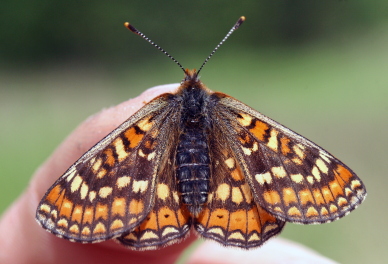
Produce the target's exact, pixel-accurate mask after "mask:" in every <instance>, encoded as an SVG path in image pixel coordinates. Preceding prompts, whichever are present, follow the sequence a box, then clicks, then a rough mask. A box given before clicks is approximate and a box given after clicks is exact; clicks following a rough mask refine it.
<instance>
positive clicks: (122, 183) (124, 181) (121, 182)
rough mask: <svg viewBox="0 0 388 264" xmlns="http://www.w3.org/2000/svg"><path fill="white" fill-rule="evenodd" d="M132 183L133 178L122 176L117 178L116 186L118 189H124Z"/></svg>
mask: <svg viewBox="0 0 388 264" xmlns="http://www.w3.org/2000/svg"><path fill="white" fill-rule="evenodd" d="M130 182H131V177H129V176H122V177H119V178H117V181H116V186H117V188H119V189H122V188H124V187H127V186H128V185H129V183H130Z"/></svg>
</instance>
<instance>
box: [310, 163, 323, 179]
mask: <svg viewBox="0 0 388 264" xmlns="http://www.w3.org/2000/svg"><path fill="white" fill-rule="evenodd" d="M311 174H312V175H313V176H314V178H315V179H316V180H317V181H318V182H319V181H321V173H320V172H319V170H318V168H317V166H314V167H313V169H312V170H311Z"/></svg>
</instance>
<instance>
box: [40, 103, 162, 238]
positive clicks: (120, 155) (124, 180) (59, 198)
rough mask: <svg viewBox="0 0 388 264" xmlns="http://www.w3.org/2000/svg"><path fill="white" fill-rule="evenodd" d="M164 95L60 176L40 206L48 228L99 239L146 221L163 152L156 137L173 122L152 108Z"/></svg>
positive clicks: (67, 235) (63, 234)
mask: <svg viewBox="0 0 388 264" xmlns="http://www.w3.org/2000/svg"><path fill="white" fill-rule="evenodd" d="M165 99H166V98H164V97H163V96H161V97H159V98H158V99H156V100H154V101H153V102H151V103H150V104H148V105H147V106H145V107H144V108H143V109H142V110H140V112H138V113H137V114H135V115H134V116H132V117H131V118H130V119H129V120H128V121H126V122H124V123H123V124H122V125H121V126H119V127H118V128H117V129H116V130H114V131H113V132H112V133H111V134H109V135H108V136H107V137H106V138H104V139H103V140H101V141H100V142H99V143H98V144H97V145H96V146H94V147H93V148H92V149H91V150H89V151H88V152H87V153H85V154H84V155H83V156H82V157H81V158H80V159H79V160H78V161H77V162H76V163H75V164H74V165H73V166H71V167H70V168H69V170H68V171H67V172H66V173H65V174H64V175H63V176H62V177H61V178H59V179H58V180H57V182H56V183H55V184H54V185H53V186H52V187H51V188H50V189H49V190H48V192H47V193H46V195H45V196H44V197H43V199H42V201H41V203H40V206H39V208H38V210H37V216H36V217H37V220H38V222H39V223H40V224H41V225H42V226H43V227H44V228H45V229H47V230H48V231H50V232H52V233H54V234H56V235H58V236H61V237H64V238H67V239H69V240H71V241H77V242H96V241H102V240H106V239H110V238H112V237H114V236H117V235H120V234H123V233H125V232H128V231H132V230H134V228H136V227H137V226H139V224H140V223H141V222H143V220H144V219H145V218H146V217H147V215H149V213H150V211H151V209H152V206H153V203H152V197H153V193H154V190H155V184H156V183H155V182H156V181H155V179H156V172H157V169H156V168H157V167H158V166H159V159H160V156H161V154H162V151H161V150H160V148H158V146H159V145H158V141H157V140H156V138H157V137H160V136H159V133H160V132H161V131H163V129H165V128H164V127H165V126H166V125H167V126H169V124H168V122H164V120H163V118H164V116H163V115H162V116H158V118H154V114H153V113H152V112H153V111H158V110H159V109H160V108H161V107H165V106H166V102H165ZM144 113H148V114H146V115H145V114H144ZM151 119H152V121H151ZM139 150H141V152H142V153H143V155H139ZM134 164H137V165H136V166H134ZM139 164H141V165H139Z"/></svg>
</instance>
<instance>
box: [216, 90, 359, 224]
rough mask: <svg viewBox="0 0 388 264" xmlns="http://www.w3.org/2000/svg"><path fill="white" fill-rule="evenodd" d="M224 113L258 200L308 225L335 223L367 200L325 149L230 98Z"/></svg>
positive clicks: (288, 218)
mask: <svg viewBox="0 0 388 264" xmlns="http://www.w3.org/2000/svg"><path fill="white" fill-rule="evenodd" d="M221 102H222V103H223V104H225V105H226V106H227V108H226V109H224V112H221V113H220V115H223V118H224V119H225V120H228V121H229V122H230V124H229V125H228V127H233V128H234V129H235V133H234V134H235V136H236V138H230V139H229V141H230V142H241V144H239V145H237V144H236V145H234V147H233V149H234V151H235V152H237V153H239V155H237V157H239V163H240V164H241V168H242V170H243V173H244V175H245V176H246V178H247V181H248V183H249V185H250V187H251V189H252V190H255V191H254V192H253V197H254V200H255V201H256V203H257V204H259V205H260V206H262V207H263V208H265V209H266V210H267V211H268V212H269V213H271V214H273V215H274V216H275V217H277V218H279V219H281V220H283V221H289V222H298V223H303V224H310V223H324V222H330V221H333V220H335V219H338V218H340V217H342V216H344V215H346V214H347V213H348V212H350V211H351V210H353V209H355V208H356V207H357V205H358V204H360V203H361V202H362V201H363V199H364V198H365V194H366V191H365V187H364V186H363V184H362V182H361V180H360V179H359V178H358V177H357V175H356V174H355V173H354V172H352V171H351V170H350V169H349V168H348V167H346V165H344V164H343V163H342V162H340V161H339V160H338V159H336V158H335V157H333V156H332V155H330V154H329V153H328V152H326V151H325V150H324V149H322V148H320V147H319V146H317V145H316V144H314V143H312V142H311V141H308V140H307V139H305V138H303V137H301V136H299V135H298V134H296V133H295V132H293V131H291V130H289V129H288V128H286V127H284V126H282V125H280V124H278V123H276V122H275V121H273V120H271V119H269V118H268V117H266V116H263V115H262V114H260V113H258V112H257V111H255V110H253V109H251V108H249V107H248V106H246V105H244V104H242V103H240V102H238V101H237V100H235V99H233V98H231V97H225V98H224V99H223V100H222V101H221Z"/></svg>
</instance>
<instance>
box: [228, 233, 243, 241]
mask: <svg viewBox="0 0 388 264" xmlns="http://www.w3.org/2000/svg"><path fill="white" fill-rule="evenodd" d="M228 239H236V240H241V241H245V238H244V236H243V235H242V234H241V233H240V232H238V231H236V232H233V233H232V234H230V235H229V236H228Z"/></svg>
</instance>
